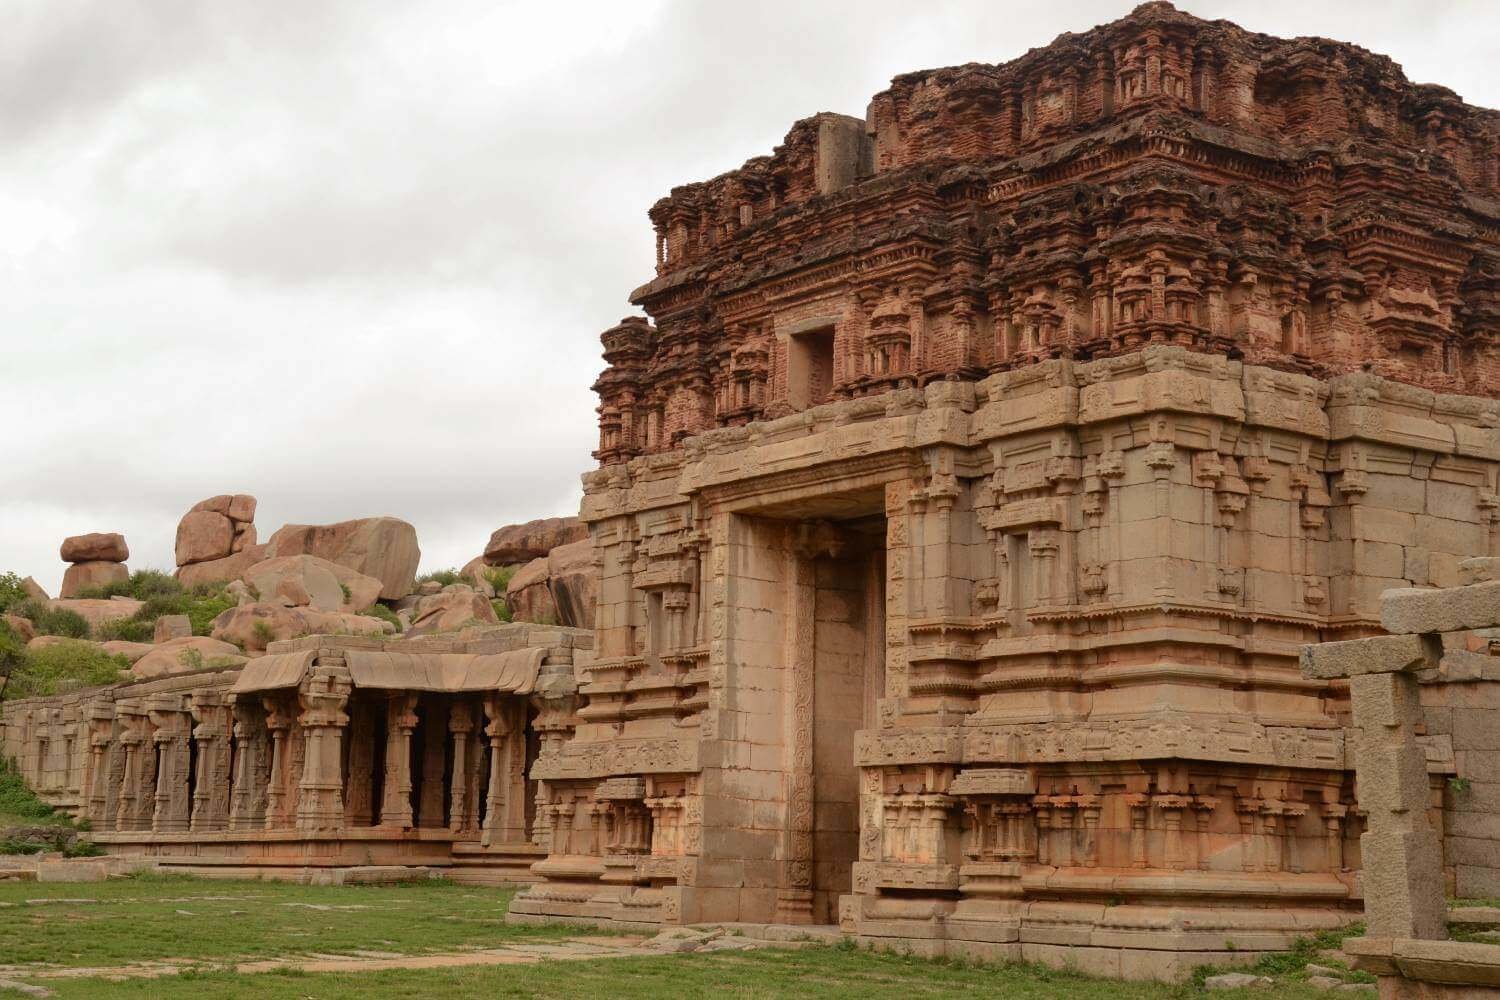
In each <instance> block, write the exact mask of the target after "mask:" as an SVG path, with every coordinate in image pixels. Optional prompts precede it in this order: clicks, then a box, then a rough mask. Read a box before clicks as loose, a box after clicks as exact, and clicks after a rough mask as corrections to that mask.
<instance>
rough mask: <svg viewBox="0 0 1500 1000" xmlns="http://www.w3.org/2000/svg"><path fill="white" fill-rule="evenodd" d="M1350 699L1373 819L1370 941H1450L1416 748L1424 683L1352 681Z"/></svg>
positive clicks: (1362, 789) (1422, 763) (1368, 850)
mask: <svg viewBox="0 0 1500 1000" xmlns="http://www.w3.org/2000/svg"><path fill="white" fill-rule="evenodd" d="M1349 693H1350V695H1351V700H1352V703H1353V708H1354V722H1355V732H1354V739H1355V740H1356V741H1357V742H1356V744H1355V746H1356V749H1355V757H1354V775H1355V781H1356V782H1357V784H1358V787H1359V804H1360V806H1361V807H1362V808H1363V809H1364V810H1365V813H1366V814H1367V815H1368V816H1369V827H1368V829H1367V830H1366V832H1365V833H1364V835H1363V836H1361V837H1360V852H1361V856H1362V858H1363V864H1364V886H1365V922H1366V926H1367V928H1368V929H1367V931H1366V934H1368V935H1369V936H1370V937H1393V938H1428V939H1442V938H1446V937H1447V936H1448V931H1447V904H1446V903H1445V902H1444V900H1443V870H1442V849H1441V847H1440V845H1439V843H1438V837H1437V833H1436V831H1434V830H1433V829H1432V824H1431V822H1430V821H1429V820H1428V817H1427V804H1428V798H1429V794H1430V793H1429V789H1428V782H1427V758H1426V754H1425V753H1424V752H1423V750H1422V747H1421V745H1420V744H1418V743H1417V741H1416V726H1417V724H1418V723H1420V722H1421V721H1422V707H1421V703H1420V702H1419V700H1418V695H1417V678H1416V676H1415V675H1413V674H1408V673H1381V674H1365V675H1363V676H1358V677H1353V678H1350V681H1349Z"/></svg>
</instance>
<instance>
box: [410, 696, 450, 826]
mask: <svg viewBox="0 0 1500 1000" xmlns="http://www.w3.org/2000/svg"><path fill="white" fill-rule="evenodd" d="M422 723H423V725H422V794H421V802H420V803H419V805H418V808H417V823H418V825H419V826H422V827H424V828H427V829H437V828H439V827H442V826H443V765H444V764H445V763H447V760H446V757H447V752H448V733H447V728H448V712H447V710H446V709H445V708H444V707H443V705H442V703H441V702H440V701H439V700H438V697H437V696H433V697H431V699H430V700H429V701H428V703H427V705H426V707H425V708H424V710H423V712H422Z"/></svg>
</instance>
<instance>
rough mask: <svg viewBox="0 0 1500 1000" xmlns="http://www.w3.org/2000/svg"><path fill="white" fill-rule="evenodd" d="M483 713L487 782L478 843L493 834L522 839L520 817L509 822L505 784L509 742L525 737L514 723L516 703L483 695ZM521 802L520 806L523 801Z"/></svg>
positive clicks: (503, 838)
mask: <svg viewBox="0 0 1500 1000" xmlns="http://www.w3.org/2000/svg"><path fill="white" fill-rule="evenodd" d="M484 714H485V715H486V716H488V717H489V722H488V723H486V724H485V727H484V734H485V735H486V736H488V737H489V740H490V783H489V791H488V793H487V794H488V802H487V804H486V806H485V816H484V833H483V835H482V836H481V838H480V843H482V844H483V845H484V846H485V847H489V846H490V844H491V843H492V842H493V841H494V840H495V839H496V838H497V835H498V839H499V840H500V841H502V842H504V841H512V840H522V839H524V838H525V836H526V828H525V823H524V820H523V821H522V822H521V823H520V824H519V825H518V824H516V823H514V822H513V817H512V814H513V813H515V812H516V803H514V802H513V801H512V800H513V799H514V797H515V796H513V795H512V794H510V793H511V789H510V788H509V787H508V786H509V784H510V782H509V780H508V776H509V775H510V773H511V770H512V768H511V761H510V757H511V754H512V752H513V744H514V742H515V739H516V737H517V736H519V738H520V739H525V734H524V733H518V730H519V728H520V727H519V726H517V725H516V723H515V715H516V706H515V705H514V704H513V701H512V699H509V698H506V697H505V696H504V695H498V694H491V695H486V696H485V699H484ZM521 805H522V806H524V802H523V803H522V804H521Z"/></svg>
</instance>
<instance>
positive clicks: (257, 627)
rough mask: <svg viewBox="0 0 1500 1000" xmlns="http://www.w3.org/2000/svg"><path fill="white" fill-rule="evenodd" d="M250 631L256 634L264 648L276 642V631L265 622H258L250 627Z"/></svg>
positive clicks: (257, 639)
mask: <svg viewBox="0 0 1500 1000" xmlns="http://www.w3.org/2000/svg"><path fill="white" fill-rule="evenodd" d="M250 631H251V632H254V633H255V639H256V641H257V642H259V643H260V644H261V645H262V646H269V645H270V644H271V643H273V642H275V641H276V630H275V629H273V628H271V626H270V625H267V624H266V623H265V622H256V623H255V624H253V625H251V626H250Z"/></svg>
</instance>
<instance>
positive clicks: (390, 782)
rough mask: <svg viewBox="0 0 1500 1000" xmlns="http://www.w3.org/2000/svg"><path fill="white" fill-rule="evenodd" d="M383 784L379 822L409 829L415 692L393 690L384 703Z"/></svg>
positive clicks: (415, 714)
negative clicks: (388, 699)
mask: <svg viewBox="0 0 1500 1000" xmlns="http://www.w3.org/2000/svg"><path fill="white" fill-rule="evenodd" d="M386 713H387V714H386V730H385V731H386V746H385V787H384V798H383V799H382V801H381V805H380V825H381V826H383V827H391V828H393V829H397V830H410V829H411V825H412V822H411V821H412V816H411V734H412V731H413V730H415V729H416V728H417V695H415V694H410V693H407V692H404V691H397V692H393V693H392V694H391V696H390V701H388V702H387V703H386Z"/></svg>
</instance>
